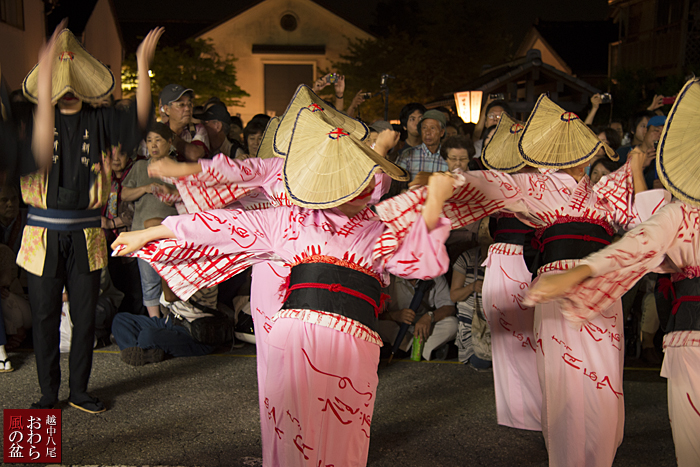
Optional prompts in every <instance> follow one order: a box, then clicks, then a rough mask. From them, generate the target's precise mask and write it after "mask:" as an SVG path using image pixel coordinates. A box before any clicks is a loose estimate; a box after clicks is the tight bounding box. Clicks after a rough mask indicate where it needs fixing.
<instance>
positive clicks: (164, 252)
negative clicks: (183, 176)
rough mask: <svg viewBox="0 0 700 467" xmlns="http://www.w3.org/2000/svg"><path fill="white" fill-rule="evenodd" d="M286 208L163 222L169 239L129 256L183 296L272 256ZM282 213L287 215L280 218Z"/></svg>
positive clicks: (214, 213) (190, 216)
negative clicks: (141, 260)
mask: <svg viewBox="0 0 700 467" xmlns="http://www.w3.org/2000/svg"><path fill="white" fill-rule="evenodd" d="M288 214H289V212H288V211H287V210H286V209H282V210H280V209H266V210H260V211H244V210H242V209H238V210H216V211H209V212H200V213H195V214H186V215H182V216H171V217H168V218H166V219H165V220H164V221H163V225H165V226H166V227H168V228H169V229H170V230H171V231H172V232H173V233H174V234H175V236H176V238H174V239H166V240H160V241H157V242H151V243H148V244H147V245H146V246H144V247H143V248H142V249H141V250H139V251H137V252H136V253H134V256H136V257H138V258H141V259H144V260H146V261H148V262H149V263H150V264H151V266H152V267H153V269H155V270H156V272H158V274H160V276H161V277H162V278H163V279H165V281H166V282H167V283H168V286H169V287H170V288H171V290H172V291H173V292H174V293H175V294H176V295H177V296H178V297H180V298H181V299H183V300H187V299H188V298H189V297H191V296H192V295H193V294H194V293H195V292H196V291H197V290H199V289H201V288H203V287H212V286H214V285H216V284H219V283H221V282H223V281H225V280H227V279H229V278H230V277H232V276H234V275H236V274H238V273H240V272H241V271H243V270H245V269H247V268H248V267H250V266H252V265H254V264H257V263H260V262H262V261H267V260H274V259H278V258H277V256H276V255H275V250H276V249H277V248H279V243H280V242H281V241H282V239H283V238H284V235H285V234H284V225H286V223H288V221H287V219H288ZM285 215H287V217H285Z"/></svg>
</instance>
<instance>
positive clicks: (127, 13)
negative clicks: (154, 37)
mask: <svg viewBox="0 0 700 467" xmlns="http://www.w3.org/2000/svg"><path fill="white" fill-rule="evenodd" d="M455 1H460V0H455ZM469 1H485V0H469ZM71 3H72V2H71ZM114 3H115V7H116V10H117V14H118V16H119V20H120V22H122V25H123V30H124V33H125V35H126V34H134V32H132V31H134V29H132V28H130V27H129V23H131V25H133V24H134V23H138V22H145V23H152V22H154V21H156V22H157V21H158V20H164V22H165V23H166V25H168V26H170V27H171V28H173V27H177V24H178V23H180V22H182V23H180V27H182V28H186V27H187V28H188V31H189V30H192V31H194V33H196V32H197V31H199V30H202V29H204V28H206V26H207V25H211V24H214V23H216V22H217V21H221V19H222V18H226V17H228V16H230V15H231V14H233V13H235V12H237V11H242V10H244V9H245V8H246V7H247V6H249V5H254V4H255V3H257V1H255V0H238V1H211V0H207V1H203V2H198V3H196V7H194V8H193V5H194V3H193V2H192V1H191V0H146V1H144V0H114ZM316 3H318V4H320V5H322V6H325V7H327V8H328V9H330V10H331V11H334V12H336V13H338V14H340V15H341V16H343V17H344V18H346V19H348V20H350V21H351V22H353V23H354V24H356V25H358V26H360V27H362V28H364V29H369V28H370V26H371V25H372V24H373V23H374V21H375V10H376V5H377V3H378V0H353V1H338V0H335V1H334V0H317V1H316ZM489 3H492V4H493V9H492V11H494V12H498V11H500V12H501V13H498V14H499V15H502V17H503V19H504V21H505V22H506V23H507V24H512V25H513V30H512V36H513V38H514V39H515V41H516V42H518V43H519V41H520V39H521V38H522V37H524V35H525V33H526V32H527V30H528V29H529V27H530V26H531V25H532V24H533V23H534V21H535V20H536V19H537V18H538V17H539V18H540V19H542V20H548V21H572V20H579V21H586V20H604V19H606V18H607V15H608V12H609V9H608V5H607V1H606V0H579V1H570V0H527V1H523V0H500V1H499V2H489ZM204 5H206V6H204ZM188 23H189V24H188ZM199 26H202V27H201V29H200V28H199ZM194 33H193V34H194ZM572 40H575V41H581V40H586V39H585V38H581V37H572ZM125 42H127V46H128V45H129V44H130V43H132V42H134V41H133V40H131V39H130V38H129V37H125ZM136 43H137V42H136ZM127 52H131V50H128V51H127Z"/></svg>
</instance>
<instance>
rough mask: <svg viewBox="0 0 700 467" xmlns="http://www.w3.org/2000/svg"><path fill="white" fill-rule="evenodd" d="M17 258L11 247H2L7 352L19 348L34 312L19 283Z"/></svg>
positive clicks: (0, 282)
mask: <svg viewBox="0 0 700 467" xmlns="http://www.w3.org/2000/svg"><path fill="white" fill-rule="evenodd" d="M16 258H17V255H16V254H15V253H14V252H13V251H12V250H10V247H8V246H7V245H0V302H1V303H2V314H3V325H4V328H5V332H6V333H7V344H6V345H5V348H6V349H7V350H12V349H15V348H17V347H19V346H20V344H22V342H23V341H24V339H25V338H26V337H27V332H28V331H29V330H30V329H31V328H32V311H31V308H30V307H29V300H28V298H27V296H26V295H25V293H24V289H23V288H22V286H21V285H20V282H19V278H18V269H19V268H18V267H17V265H16V264H15V260H16ZM3 337H4V336H3ZM1 369H2V368H1V367H0V370H1Z"/></svg>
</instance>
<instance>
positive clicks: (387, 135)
mask: <svg viewBox="0 0 700 467" xmlns="http://www.w3.org/2000/svg"><path fill="white" fill-rule="evenodd" d="M400 136H401V134H400V133H399V132H398V131H394V130H384V131H382V132H381V133H379V135H377V141H376V142H375V143H374V152H376V153H377V154H379V155H380V156H382V157H386V155H387V154H389V151H391V150H392V149H393V148H394V146H396V143H398V142H399V137H400Z"/></svg>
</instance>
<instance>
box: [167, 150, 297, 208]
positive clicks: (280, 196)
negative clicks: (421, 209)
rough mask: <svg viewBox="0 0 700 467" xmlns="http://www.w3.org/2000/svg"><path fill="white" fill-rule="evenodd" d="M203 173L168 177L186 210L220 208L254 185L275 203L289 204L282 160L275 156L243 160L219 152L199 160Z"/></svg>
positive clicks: (239, 197)
mask: <svg viewBox="0 0 700 467" xmlns="http://www.w3.org/2000/svg"><path fill="white" fill-rule="evenodd" d="M199 164H200V165H201V167H202V172H200V173H198V174H194V175H190V176H187V177H183V178H180V179H168V181H169V182H170V183H173V184H174V185H175V186H176V187H177V189H178V192H179V193H180V197H181V198H182V201H183V202H184V204H185V206H186V208H187V211H188V212H201V211H209V210H212V209H222V208H225V207H227V206H229V205H230V204H232V203H234V202H235V201H237V200H239V199H241V198H244V197H246V196H247V195H248V194H250V193H251V192H253V191H254V190H255V189H257V188H262V189H263V190H265V192H266V194H267V197H268V199H270V200H271V201H273V202H274V204H276V205H289V204H290V203H289V201H288V200H287V196H286V194H285V193H284V185H283V184H282V168H283V166H284V159H280V158H277V157H273V158H269V159H258V158H256V157H251V158H249V159H245V160H243V161H239V160H234V159H229V158H228V157H226V156H225V155H224V154H219V155H218V156H216V157H214V158H213V159H211V160H210V159H200V160H199Z"/></svg>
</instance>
